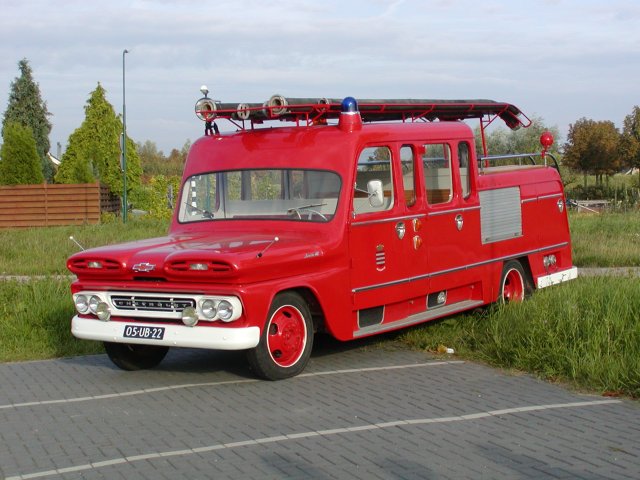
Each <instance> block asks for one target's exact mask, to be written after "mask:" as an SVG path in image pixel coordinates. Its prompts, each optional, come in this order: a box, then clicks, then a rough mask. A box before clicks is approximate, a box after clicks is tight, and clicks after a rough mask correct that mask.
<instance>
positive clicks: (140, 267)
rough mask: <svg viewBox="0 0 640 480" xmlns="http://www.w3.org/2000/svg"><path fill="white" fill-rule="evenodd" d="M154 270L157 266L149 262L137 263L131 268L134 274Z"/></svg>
mask: <svg viewBox="0 0 640 480" xmlns="http://www.w3.org/2000/svg"><path fill="white" fill-rule="evenodd" d="M154 268H156V266H155V265H154V264H153V263H148V262H144V263H136V264H135V265H134V266H133V267H131V269H132V270H133V271H134V272H150V271H152V270H153V269H154Z"/></svg>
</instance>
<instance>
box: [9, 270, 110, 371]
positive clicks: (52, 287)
mask: <svg viewBox="0 0 640 480" xmlns="http://www.w3.org/2000/svg"><path fill="white" fill-rule="evenodd" d="M74 312H75V309H74V307H73V302H72V301H71V294H70V291H69V281H68V280H52V279H46V280H33V281H30V282H17V281H15V280H14V281H2V282H0V362H10V361H18V360H37V359H44V358H56V357H64V356H73V355H87V354H91V353H98V352H101V351H102V345H101V344H100V343H98V342H85V341H82V340H77V339H76V338H74V337H72V336H71V333H70V321H71V317H72V316H73V314H74Z"/></svg>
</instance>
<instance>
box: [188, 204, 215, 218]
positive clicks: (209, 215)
mask: <svg viewBox="0 0 640 480" xmlns="http://www.w3.org/2000/svg"><path fill="white" fill-rule="evenodd" d="M184 204H185V205H186V206H187V207H189V208H190V209H191V210H192V211H195V212H197V213H199V214H200V215H202V216H203V217H205V218H213V213H211V212H210V211H209V210H203V209H201V208H198V207H195V206H193V205H191V204H190V203H188V202H184Z"/></svg>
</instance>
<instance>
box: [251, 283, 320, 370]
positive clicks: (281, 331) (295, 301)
mask: <svg viewBox="0 0 640 480" xmlns="http://www.w3.org/2000/svg"><path fill="white" fill-rule="evenodd" d="M312 348H313V321H312V319H311V313H310V311H309V306H308V305H307V303H306V302H305V301H304V299H303V298H302V297H301V296H300V295H298V294H297V293H295V292H284V293H281V294H279V295H277V296H276V297H275V298H274V300H273V303H272V304H271V308H270V309H269V314H268V316H267V321H266V323H265V327H264V329H263V331H262V335H261V336H260V343H259V344H258V346H257V347H255V348H253V349H251V350H249V351H248V352H247V360H248V361H249V365H250V366H251V368H252V369H253V371H254V372H255V373H256V374H257V375H258V376H260V377H262V378H265V379H267V380H282V379H284V378H290V377H293V376H295V375H298V374H299V373H300V372H302V370H304V367H305V366H306V365H307V362H308V361H309V357H310V356H311V349H312Z"/></svg>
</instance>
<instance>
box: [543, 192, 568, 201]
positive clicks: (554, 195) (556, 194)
mask: <svg viewBox="0 0 640 480" xmlns="http://www.w3.org/2000/svg"><path fill="white" fill-rule="evenodd" d="M562 196H563V195H562V193H550V194H549V195H541V196H539V197H538V200H546V199H547V198H556V197H562Z"/></svg>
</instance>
